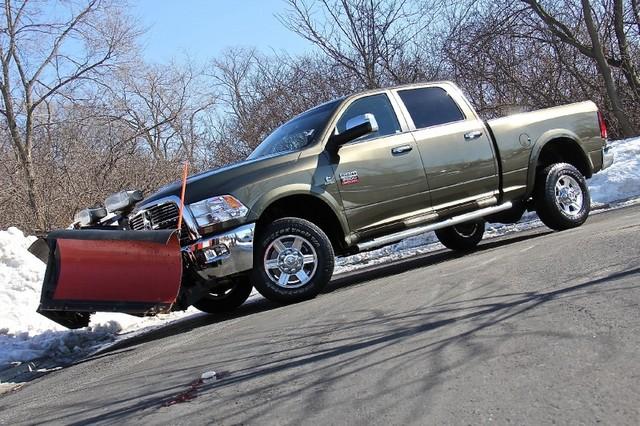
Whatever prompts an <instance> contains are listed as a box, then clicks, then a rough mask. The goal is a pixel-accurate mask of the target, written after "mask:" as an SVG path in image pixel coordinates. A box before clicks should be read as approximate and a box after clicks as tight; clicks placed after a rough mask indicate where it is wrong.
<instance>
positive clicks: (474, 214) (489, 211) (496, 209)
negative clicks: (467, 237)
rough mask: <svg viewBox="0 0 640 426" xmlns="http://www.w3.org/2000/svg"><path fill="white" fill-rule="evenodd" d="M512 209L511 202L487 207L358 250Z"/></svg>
mask: <svg viewBox="0 0 640 426" xmlns="http://www.w3.org/2000/svg"><path fill="white" fill-rule="evenodd" d="M511 207H513V204H512V203H511V201H508V202H506V203H504V204H500V205H499V206H493V207H486V208H484V209H480V210H476V211H474V212H469V213H465V214H461V215H459V216H454V217H451V218H449V219H445V220H443V221H441V222H437V223H432V224H430V225H425V226H420V227H417V228H411V229H406V230H404V231H400V232H396V233H395V234H389V235H385V236H383V237H378V238H374V239H372V240H369V241H365V242H363V243H360V244H358V250H360V251H366V250H371V249H373V248H376V247H380V246H384V245H387V244H391V243H395V242H397V241H400V240H404V239H405V238H409V237H415V236H416V235H420V234H424V233H425V232H429V231H435V230H436V229H442V228H446V227H448V226H453V225H458V224H461V223H464V222H470V221H472V220H475V219H480V218H481V217H485V216H489V215H492V214H494V213H498V212H501V211H504V210H509V209H510V208H511Z"/></svg>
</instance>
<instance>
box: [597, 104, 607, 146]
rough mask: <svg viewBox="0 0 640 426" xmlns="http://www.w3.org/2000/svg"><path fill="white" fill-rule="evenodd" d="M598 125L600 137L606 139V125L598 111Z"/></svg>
mask: <svg viewBox="0 0 640 426" xmlns="http://www.w3.org/2000/svg"><path fill="white" fill-rule="evenodd" d="M598 124H599V125H600V137H601V138H602V139H607V123H605V121H604V115H602V113H601V112H600V111H598Z"/></svg>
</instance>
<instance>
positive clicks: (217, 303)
mask: <svg viewBox="0 0 640 426" xmlns="http://www.w3.org/2000/svg"><path fill="white" fill-rule="evenodd" d="M251 290H253V286H252V285H251V282H250V281H249V276H248V275H243V276H240V277H236V278H233V279H232V280H230V281H229V282H228V283H227V284H226V285H222V286H219V287H218V288H216V289H214V290H211V291H210V292H209V293H208V294H207V295H206V296H205V297H203V298H202V299H200V300H198V301H197V302H196V303H194V304H193V306H195V308H196V309H198V310H201V311H202V312H207V313H209V314H217V313H223V312H231V311H233V310H234V309H236V308H237V307H239V306H240V305H242V304H243V303H244V302H245V301H246V300H247V299H248V298H249V296H250V295H251Z"/></svg>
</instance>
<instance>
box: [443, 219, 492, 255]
mask: <svg viewBox="0 0 640 426" xmlns="http://www.w3.org/2000/svg"><path fill="white" fill-rule="evenodd" d="M435 232H436V237H438V240H440V242H441V243H442V245H443V246H445V247H446V248H448V249H451V250H457V251H469V250H473V249H474V248H476V246H477V245H478V243H479V242H480V240H482V236H483V235H484V220H479V221H474V222H468V223H461V224H459V225H454V226H449V227H447V228H442V229H438V230H436V231H435Z"/></svg>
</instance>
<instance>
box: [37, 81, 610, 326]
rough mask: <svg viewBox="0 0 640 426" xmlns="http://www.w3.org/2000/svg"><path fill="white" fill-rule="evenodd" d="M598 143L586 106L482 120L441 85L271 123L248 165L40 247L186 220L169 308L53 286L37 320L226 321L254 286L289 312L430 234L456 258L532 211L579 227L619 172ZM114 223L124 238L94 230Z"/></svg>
mask: <svg viewBox="0 0 640 426" xmlns="http://www.w3.org/2000/svg"><path fill="white" fill-rule="evenodd" d="M606 139H607V135H606V126H605V123H604V121H603V118H602V115H601V114H600V113H599V112H598V109H597V107H596V105H595V104H594V103H593V102H581V103H575V104H571V105H565V106H560V107H555V108H549V109H544V110H540V111H535V112H528V113H523V114H517V115H511V116H508V117H504V118H498V119H495V120H489V121H483V120H482V119H481V118H480V117H479V116H478V114H476V112H475V111H474V109H473V108H472V106H471V104H470V103H469V102H468V101H467V99H466V98H465V97H464V95H463V94H462V92H461V91H460V89H459V88H458V87H456V86H455V85H454V84H452V83H450V82H435V83H427V84H412V85H405V86H399V87H392V88H385V89H377V90H370V91H366V92H363V93H358V94H355V95H352V96H347V97H344V98H340V99H336V100H333V101H330V102H327V103H324V104H322V105H320V106H317V107H315V108H313V109H310V110H308V111H306V112H304V113H302V114H300V115H298V116H297V117H295V118H293V119H292V120H291V121H289V122H287V123H285V124H283V125H282V126H280V127H279V128H277V129H276V130H275V131H274V132H273V133H272V134H271V135H270V136H268V137H267V138H266V139H265V140H264V141H263V142H262V143H261V144H259V145H258V147H257V148H256V149H255V150H254V151H253V153H252V154H251V155H249V157H248V158H247V159H246V160H245V161H243V162H240V163H238V164H233V165H230V166H227V167H223V168H219V169H216V170H211V171H207V172H204V173H199V174H196V175H194V176H191V177H189V178H188V179H187V180H186V186H185V191H184V198H183V199H181V185H180V182H176V183H173V184H170V185H167V186H165V187H163V188H161V189H160V190H159V191H158V192H156V193H155V194H153V195H151V196H149V197H147V198H146V199H144V200H141V198H142V197H141V194H140V193H139V192H134V191H128V192H123V193H118V194H115V195H114V196H112V197H110V198H109V199H107V201H106V203H105V207H104V208H99V209H88V210H85V211H82V212H80V215H78V221H77V224H76V225H77V227H79V228H80V230H78V231H73V232H77V233H79V234H81V233H83V232H88V233H91V234H100V235H99V236H95V237H94V236H87V237H86V238H85V237H73V236H70V235H69V234H68V232H69V231H61V233H58V234H53V235H51V236H50V237H49V240H50V241H49V248H50V249H52V250H55V249H56V247H55V240H56V239H60V240H64V239H65V238H71V239H74V238H80V239H90V240H91V239H95V240H101V239H114V240H115V239H127V238H130V237H126V236H120V234H118V233H121V232H123V231H124V232H128V234H126V235H134V234H136V233H137V232H141V233H142V232H145V230H148V231H151V230H153V231H159V230H171V229H175V228H176V227H177V224H178V222H179V215H180V214H181V213H180V212H181V211H182V214H183V220H182V226H181V229H180V230H179V231H178V233H179V236H178V237H177V238H176V240H177V241H178V242H179V252H180V256H181V259H180V260H179V264H180V265H181V268H182V275H181V276H180V277H178V278H177V280H178V282H177V283H175V286H176V290H175V292H174V293H175V295H176V296H175V297H174V298H172V297H173V296H171V297H169V298H168V299H167V297H164V298H160V297H158V298H156V299H153V298H145V299H144V300H145V303H141V302H140V300H138V299H141V297H142V296H139V294H140V293H144V294H146V295H149V294H153V292H154V291H157V290H156V287H155V285H154V283H138V284H136V286H135V287H136V291H137V293H136V294H135V295H131V296H130V298H129V299H127V297H128V296H126V295H125V296H124V299H126V300H124V302H123V303H124V305H127V303H129V302H130V303H131V304H133V305H131V306H129V307H128V308H126V309H124V308H122V307H123V306H124V305H122V303H121V304H120V305H117V306H116V307H114V306H111V305H108V303H107V304H104V303H103V304H100V303H93V304H88V305H86V307H85V309H81V306H82V304H81V303H80V304H79V303H75V302H74V303H71V302H68V303H67V304H65V303H62V302H61V303H53V302H55V301H56V296H55V294H56V293H55V291H54V290H55V285H56V284H55V282H54V283H53V284H52V283H49V291H48V292H47V296H46V297H45V292H44V291H43V299H42V304H41V307H40V311H41V312H42V313H44V314H45V315H46V314H47V311H49V313H50V314H51V316H55V315H56V314H55V312H60V311H62V310H65V311H77V312H80V311H89V310H123V311H125V312H133V313H147V314H148V313H152V312H158V311H166V310H169V309H184V308H186V306H187V305H189V304H194V305H195V306H196V307H197V308H198V309H201V310H203V311H207V312H220V311H228V310H231V309H234V308H236V307H238V306H239V305H241V304H242V303H243V302H244V301H245V300H246V299H247V297H248V296H249V294H250V292H251V290H252V287H255V288H256V289H257V290H258V291H259V292H260V293H261V294H262V295H263V296H264V297H266V298H267V299H270V300H273V301H277V302H281V303H290V302H297V301H301V300H304V299H307V298H311V297H314V296H316V295H317V294H318V293H319V292H320V291H321V290H322V288H323V287H324V286H325V285H326V284H327V282H328V281H329V280H330V278H331V275H332V273H333V268H334V258H335V256H337V255H338V256H341V255H348V254H351V253H356V252H358V251H363V250H369V249H372V248H375V247H379V246H382V245H385V244H389V243H393V242H396V241H399V240H401V239H403V238H407V237H410V236H414V235H417V234H420V233H424V232H427V231H435V233H436V235H437V237H438V238H439V240H440V241H441V242H442V243H443V244H444V245H445V246H446V247H448V248H450V249H453V250H470V249H472V248H473V247H475V246H476V245H477V244H478V243H479V241H480V240H481V238H482V236H483V232H484V229H485V226H484V223H485V221H488V222H503V223H513V222H516V221H517V220H519V219H520V217H521V216H522V214H523V213H524V211H525V210H527V209H529V210H535V211H536V212H537V214H538V215H539V217H540V219H541V220H542V221H543V222H544V223H545V224H546V225H547V226H548V227H550V228H552V229H555V230H564V229H568V228H572V227H577V226H580V225H581V224H582V223H584V221H585V220H586V219H587V216H588V214H589V210H590V197H589V189H588V187H587V184H586V179H588V178H590V177H591V176H592V175H593V174H594V173H596V172H598V171H600V170H602V169H604V168H605V167H608V166H609V165H610V164H611V163H612V162H613V155H612V153H610V152H609V149H608V146H607V143H606ZM181 201H183V204H184V209H183V210H181V208H180V206H181ZM105 215H108V216H106V217H105ZM114 217H115V218H116V219H115V220H114V219H113V218H114ZM114 227H115V228H117V229H119V230H120V231H109V232H110V233H111V234H109V233H107V232H105V231H96V228H98V229H100V228H103V229H109V228H114ZM65 232H67V234H65ZM100 232H102V233H100ZM86 235H89V234H86ZM104 235H107V237H104ZM136 235H137V234H136ZM140 235H142V234H140ZM158 235H159V234H158ZM163 235H165V237H163V238H165V239H166V238H168V237H167V235H169V234H163ZM145 238H146V237H145ZM149 238H151V237H149ZM52 241H53V243H52ZM176 247H178V245H177V244H176ZM64 250H66V251H67V252H69V250H71V249H67V248H65V249H64ZM83 250H84V249H83ZM105 253H106V252H105ZM58 255H59V257H60V258H64V251H63V252H61V253H58ZM114 255H115V254H114ZM67 258H69V256H67ZM92 259H93V258H92ZM141 259H143V257H141ZM142 261H143V260H141V262H142ZM52 262H53V261H52V260H50V263H52ZM107 262H108V261H107ZM142 266H144V265H142ZM142 266H140V265H139V267H142ZM52 268H53V267H52ZM67 269H68V268H67ZM63 272H64V268H63ZM67 272H68V276H71V275H73V274H72V273H71V272H69V271H67ZM123 274H124V275H127V274H126V272H123ZM62 275H64V274H61V275H60V276H62ZM123 279H124V278H123ZM74 285H75V286H76V287H74V288H79V287H80V286H82V283H81V282H75V283H74ZM45 286H47V284H46V283H45ZM52 286H53V287H52ZM125 288H133V286H129V287H125ZM74 291H75V290H74ZM125 292H126V291H125ZM145 292H146V293H145ZM90 293H91V291H88V293H87V294H86V298H87V299H90V300H95V299H96V298H97V296H94V295H92V294H90ZM68 294H69V295H75V296H74V297H75V299H74V300H77V299H78V298H81V297H80V296H78V293H73V292H70V293H68ZM172 294H173V293H172ZM118 295H119V294H118ZM104 297H105V298H107V299H109V300H111V299H113V295H111V296H107V295H106V293H105V296H104ZM58 299H64V300H66V301H69V300H70V296H65V297H62V296H60V297H59V298H58ZM161 299H162V303H160V302H159V300H161ZM141 300H142V299H141ZM154 301H156V302H154ZM120 302H122V300H121V301H120ZM135 303H138V305H136V304H135ZM154 303H156V305H154ZM105 306H106V308H105ZM127 306H128V305H127ZM132 306H138V308H135V307H132ZM136 309H138V311H136ZM59 319H60V318H58V320H59ZM61 322H62V321H61ZM72 323H73V321H67V325H69V324H72Z"/></svg>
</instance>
